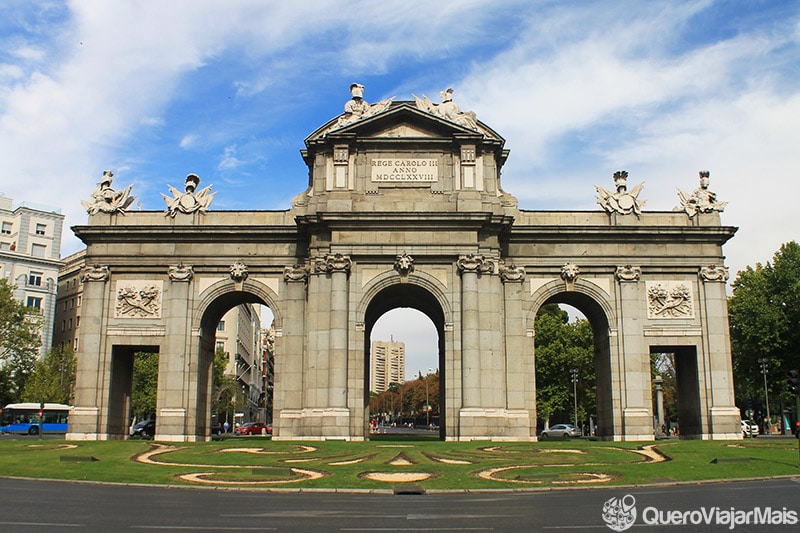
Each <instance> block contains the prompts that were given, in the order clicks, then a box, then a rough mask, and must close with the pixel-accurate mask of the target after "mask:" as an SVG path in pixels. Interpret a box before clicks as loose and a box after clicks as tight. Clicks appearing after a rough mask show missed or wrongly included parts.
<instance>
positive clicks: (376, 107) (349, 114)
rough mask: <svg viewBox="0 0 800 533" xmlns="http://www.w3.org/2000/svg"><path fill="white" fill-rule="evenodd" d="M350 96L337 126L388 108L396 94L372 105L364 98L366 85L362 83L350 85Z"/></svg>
mask: <svg viewBox="0 0 800 533" xmlns="http://www.w3.org/2000/svg"><path fill="white" fill-rule="evenodd" d="M350 96H351V98H350V100H348V101H347V102H346V103H345V104H344V114H343V115H342V116H340V117H339V120H338V121H337V122H336V127H337V128H340V127H342V126H347V125H348V124H352V123H354V122H358V121H359V120H363V119H365V118H367V117H371V116H372V115H377V114H378V113H380V112H381V111H384V110H386V109H387V108H388V107H389V105H390V104H391V103H392V100H394V96H392V97H391V98H386V99H385V100H381V101H380V102H378V103H377V104H372V105H370V103H369V102H367V101H366V100H364V86H363V85H362V84H360V83H353V84H351V85H350Z"/></svg>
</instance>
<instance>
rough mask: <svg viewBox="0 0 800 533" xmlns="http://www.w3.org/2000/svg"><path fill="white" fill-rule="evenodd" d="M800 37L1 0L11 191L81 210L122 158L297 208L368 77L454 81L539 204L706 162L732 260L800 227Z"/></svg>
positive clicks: (739, 19)
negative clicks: (310, 142)
mask: <svg viewBox="0 0 800 533" xmlns="http://www.w3.org/2000/svg"><path fill="white" fill-rule="evenodd" d="M799 44H800V3H799V2H795V1H789V0H785V1H780V0H763V1H760V0H749V1H741V2H738V1H711V0H704V1H684V2H681V1H677V0H670V1H661V2H660V1H647V2H642V1H624V0H613V1H558V2H557V1H533V0H527V1H514V0H504V1H502V2H488V1H478V0H451V1H449V2H441V3H430V2H416V1H413V0H404V1H393V0H384V1H381V2H368V1H352V0H351V1H339V0H314V1H311V0H308V1H303V0H299V1H295V2H265V1H258V0H252V1H244V0H227V1H225V2H219V1H211V0H193V1H180V0H175V1H169V2H164V1H162V0H153V1H147V0H140V1H124V0H117V1H114V2H105V1H100V0H94V1H89V0H85V1H71V2H60V1H47V0H42V1H38V2H33V1H29V0H5V1H4V2H3V3H2V5H1V6H0V163H2V164H1V165H0V193H2V194H4V195H5V196H8V197H11V198H13V199H14V200H15V201H16V202H19V201H28V202H36V203H40V204H46V205H51V206H55V207H59V208H60V209H61V210H62V212H63V213H65V214H66V215H67V225H75V224H83V223H85V222H86V217H87V215H86V213H85V211H84V210H83V208H82V207H81V205H80V200H82V199H86V198H88V197H89V195H90V194H91V192H92V190H93V189H94V186H95V184H96V182H97V181H98V180H99V178H100V176H101V175H102V172H103V170H105V169H111V170H112V171H113V172H114V173H115V182H114V186H115V187H116V188H122V187H124V186H127V185H128V184H133V193H134V194H135V195H137V196H138V200H137V201H138V202H140V203H141V205H142V208H143V209H147V210H153V209H156V210H161V209H164V208H165V204H164V202H163V199H162V198H161V193H168V190H167V185H173V186H177V187H179V188H180V187H181V185H182V183H183V180H184V178H185V176H186V175H187V174H188V173H191V172H193V173H197V174H198V175H199V176H200V177H201V180H202V182H201V187H203V186H205V185H209V184H210V185H213V189H214V190H215V191H217V195H216V197H215V199H214V203H213V204H212V206H211V208H212V209H287V208H288V207H289V201H290V199H291V198H292V197H293V196H294V195H296V194H297V193H299V192H301V191H303V190H304V189H305V187H306V183H307V174H306V168H305V166H304V164H303V161H302V159H301V158H300V155H299V150H300V149H301V148H303V139H304V138H305V137H306V136H307V135H308V134H309V133H311V132H312V131H313V130H314V129H316V127H317V126H319V125H321V124H323V123H324V122H326V121H327V120H329V119H330V118H332V117H334V116H336V115H338V114H339V113H340V112H341V111H342V106H343V105H344V103H345V101H347V99H348V98H349V92H348V87H349V85H350V83H352V82H360V83H363V84H364V85H365V86H366V93H365V98H366V99H367V100H368V101H370V102H375V101H378V100H380V99H382V98H386V97H390V96H395V97H396V98H397V99H398V100H408V99H411V93H414V94H418V95H419V94H422V93H424V94H427V95H429V96H431V97H435V96H436V95H438V93H439V91H440V90H442V89H444V88H446V87H453V88H454V89H455V93H454V100H455V101H456V102H457V103H458V104H459V105H460V106H461V108H462V109H464V110H472V111H475V112H476V113H477V116H478V118H479V119H480V120H482V121H483V122H485V123H486V124H488V125H490V126H491V127H492V128H494V129H495V130H496V131H497V132H499V133H500V134H501V135H502V136H503V137H504V138H505V139H506V147H507V148H509V149H510V150H511V156H510V158H509V160H508V163H507V164H506V166H505V169H504V173H503V178H502V179H503V187H504V189H505V190H506V191H508V192H509V193H511V194H514V195H515V196H517V198H518V199H519V200H520V207H521V208H523V209H575V210H594V209H599V207H598V206H597V205H596V203H595V189H594V185H600V186H603V187H606V188H610V187H611V186H612V180H611V176H612V174H613V172H614V171H616V170H621V169H624V170H628V171H629V173H630V183H632V184H636V183H639V182H640V181H644V182H645V187H644V190H643V192H642V194H641V195H640V198H644V199H646V200H647V206H646V210H671V209H672V208H673V207H674V206H676V205H678V197H677V194H676V189H677V188H680V189H683V190H687V191H691V190H693V189H694V188H695V187H696V186H697V172H698V171H699V170H702V169H708V170H710V171H711V187H710V188H711V189H712V190H713V191H715V192H716V193H717V195H718V198H719V199H720V200H723V201H728V202H729V205H728V208H727V209H726V211H725V213H723V214H722V220H723V223H724V224H726V225H733V226H738V227H739V228H740V229H739V232H738V233H737V235H736V236H735V237H734V238H733V240H732V241H730V243H729V244H727V245H726V246H725V253H726V256H727V264H728V266H729V267H731V271H732V275H734V276H735V272H736V271H737V270H739V269H741V268H744V267H745V266H746V265H754V264H755V263H756V262H765V261H767V260H770V259H771V257H772V254H773V253H774V252H775V251H776V250H777V249H778V248H779V246H780V244H781V243H783V242H786V241H789V240H792V239H795V240H796V239H798V226H800V224H798V222H800V216H798V209H797V203H798V198H800V194H798V193H800V180H798V177H797V174H798V169H800V127H798V123H800V79H799V78H800V46H798V45H799ZM434 99H435V98H434ZM79 247H80V243H79V241H77V240H76V239H75V238H74V237H73V236H72V235H71V232H67V235H66V236H65V238H64V242H63V247H62V253H63V255H67V254H69V253H72V252H74V251H76V250H77V249H78V248H79ZM391 322H394V323H397V322H402V320H392V321H391ZM393 334H394V335H395V338H396V339H400V337H402V336H404V335H405V333H401V332H396V333H393ZM415 366H419V367H420V368H422V369H423V370H426V369H427V368H428V367H430V366H433V367H435V366H436V365H435V362H431V361H424V362H420V363H419V364H417V365H415Z"/></svg>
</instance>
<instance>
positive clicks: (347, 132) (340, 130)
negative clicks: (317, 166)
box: [306, 102, 502, 145]
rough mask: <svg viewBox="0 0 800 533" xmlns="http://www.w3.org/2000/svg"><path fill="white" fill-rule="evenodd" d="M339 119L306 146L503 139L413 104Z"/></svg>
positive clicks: (312, 135) (486, 130) (484, 129)
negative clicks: (348, 140) (344, 141)
mask: <svg viewBox="0 0 800 533" xmlns="http://www.w3.org/2000/svg"><path fill="white" fill-rule="evenodd" d="M342 122H343V121H342V116H339V117H336V118H334V119H332V120H330V121H328V123H327V124H325V125H323V126H322V127H321V128H319V129H317V131H315V132H314V133H312V134H311V135H309V136H308V138H307V139H306V145H308V144H309V143H313V142H315V141H320V140H322V139H324V138H325V137H329V138H337V137H339V138H341V137H354V136H355V137H357V138H361V139H364V138H391V139H402V138H409V139H419V138H430V139H433V138H452V137H453V136H458V137H462V138H463V137H475V138H476V140H478V139H487V138H488V139H493V140H502V138H501V137H500V136H499V135H497V134H496V133H495V132H494V131H493V130H492V129H491V128H488V127H486V126H485V125H483V124H481V123H479V124H478V127H479V130H474V129H470V128H466V127H464V126H460V125H458V124H456V123H454V122H450V121H449V120H445V119H443V118H441V117H439V116H436V115H433V114H431V113H428V112H426V111H423V110H420V109H418V108H417V107H416V105H415V104H414V103H413V102H395V103H393V104H392V105H391V106H390V107H389V108H387V109H386V110H384V111H382V112H380V113H377V114H375V115H372V116H369V117H367V118H363V119H360V120H357V121H355V122H352V123H345V124H342Z"/></svg>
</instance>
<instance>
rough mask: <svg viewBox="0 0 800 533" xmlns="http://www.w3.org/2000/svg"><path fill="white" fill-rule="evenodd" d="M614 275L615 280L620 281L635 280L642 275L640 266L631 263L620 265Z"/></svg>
mask: <svg viewBox="0 0 800 533" xmlns="http://www.w3.org/2000/svg"><path fill="white" fill-rule="evenodd" d="M614 277H615V278H617V281H619V282H620V283H622V282H626V281H627V282H637V281H639V279H641V277H642V267H640V266H633V265H620V266H618V267H617V270H616V272H614Z"/></svg>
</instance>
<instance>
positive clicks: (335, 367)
mask: <svg viewBox="0 0 800 533" xmlns="http://www.w3.org/2000/svg"><path fill="white" fill-rule="evenodd" d="M325 265H326V270H327V272H329V273H330V276H331V312H330V342H329V347H330V358H329V361H330V367H329V369H330V382H329V387H328V406H329V407H347V346H348V343H347V339H348V335H347V309H348V306H347V300H348V290H347V280H348V277H349V274H350V267H351V266H352V262H351V261H350V257H348V256H346V255H342V254H331V255H328V256H327V257H326V258H325Z"/></svg>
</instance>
